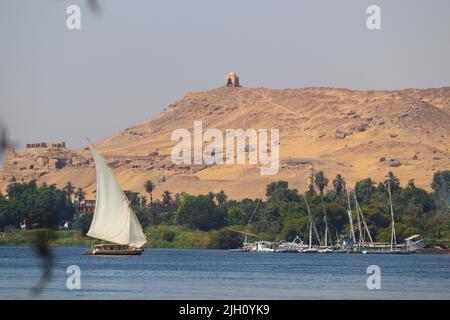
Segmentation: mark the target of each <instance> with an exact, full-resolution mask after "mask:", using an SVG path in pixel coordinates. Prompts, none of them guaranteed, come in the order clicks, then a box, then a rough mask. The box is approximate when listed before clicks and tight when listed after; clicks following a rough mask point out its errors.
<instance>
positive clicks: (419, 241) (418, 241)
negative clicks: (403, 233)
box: [405, 234, 425, 252]
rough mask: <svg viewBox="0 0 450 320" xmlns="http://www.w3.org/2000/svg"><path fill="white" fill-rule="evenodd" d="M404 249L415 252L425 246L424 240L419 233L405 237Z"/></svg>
mask: <svg viewBox="0 0 450 320" xmlns="http://www.w3.org/2000/svg"><path fill="white" fill-rule="evenodd" d="M405 247H406V250H408V251H410V252H416V251H418V250H421V249H423V248H424V247H425V242H424V241H423V238H422V236H421V235H420V234H415V235H413V236H411V237H408V238H406V239H405Z"/></svg>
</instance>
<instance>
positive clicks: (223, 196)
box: [215, 190, 228, 205]
mask: <svg viewBox="0 0 450 320" xmlns="http://www.w3.org/2000/svg"><path fill="white" fill-rule="evenodd" d="M215 197H216V201H217V203H218V204H219V205H221V204H223V203H224V202H225V201H227V198H228V196H227V195H226V194H225V192H224V191H223V190H220V191H219V192H218V193H216V195H215Z"/></svg>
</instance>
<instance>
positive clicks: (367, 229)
mask: <svg viewBox="0 0 450 320" xmlns="http://www.w3.org/2000/svg"><path fill="white" fill-rule="evenodd" d="M353 197H354V198H355V203H356V210H357V211H359V214H360V215H361V221H362V223H363V225H364V228H365V229H366V232H367V235H368V236H369V239H370V243H371V244H373V240H372V236H371V235H370V231H369V228H368V227H367V223H366V220H364V215H363V213H362V210H361V207H360V206H359V203H358V199H357V198H356V194H355V192H353Z"/></svg>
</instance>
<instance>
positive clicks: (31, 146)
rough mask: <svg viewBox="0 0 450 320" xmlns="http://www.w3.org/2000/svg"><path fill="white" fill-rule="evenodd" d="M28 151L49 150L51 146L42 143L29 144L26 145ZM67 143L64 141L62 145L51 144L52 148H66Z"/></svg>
mask: <svg viewBox="0 0 450 320" xmlns="http://www.w3.org/2000/svg"><path fill="white" fill-rule="evenodd" d="M26 147H27V149H30V148H48V147H49V144H48V143H47V142H41V143H27V145H26ZM65 147H66V143H65V142H64V141H63V142H61V143H51V144H50V148H65Z"/></svg>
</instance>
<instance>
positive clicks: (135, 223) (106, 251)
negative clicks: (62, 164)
mask: <svg viewBox="0 0 450 320" xmlns="http://www.w3.org/2000/svg"><path fill="white" fill-rule="evenodd" d="M89 148H90V150H91V153H92V157H93V159H94V163H95V170H96V174H97V190H96V203H95V211H94V217H93V218H92V223H91V226H90V228H89V231H88V233H87V235H88V236H90V237H93V238H96V239H100V240H104V241H107V242H108V243H106V244H98V245H94V246H92V248H91V249H90V250H87V251H85V252H84V254H85V255H121V256H122V255H140V254H142V252H143V251H144V249H142V248H141V247H142V246H143V245H144V244H145V243H146V242H147V239H146V237H145V234H144V232H143V230H142V227H141V224H140V223H139V220H138V218H137V217H136V214H135V213H134V211H133V209H132V208H131V205H130V202H129V201H128V198H127V197H126V195H125V193H124V192H123V191H122V189H120V186H119V183H118V182H117V180H116V179H115V178H114V175H113V172H112V170H111V169H110V168H109V166H108V165H107V164H106V162H105V160H104V159H103V158H102V157H101V156H100V155H99V154H98V153H97V151H96V150H95V149H94V147H93V146H92V144H90V143H89Z"/></svg>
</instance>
